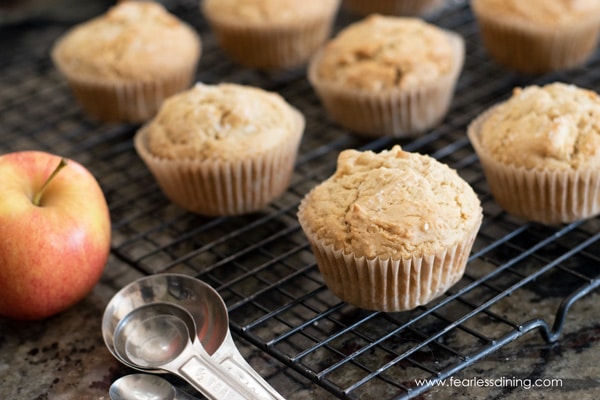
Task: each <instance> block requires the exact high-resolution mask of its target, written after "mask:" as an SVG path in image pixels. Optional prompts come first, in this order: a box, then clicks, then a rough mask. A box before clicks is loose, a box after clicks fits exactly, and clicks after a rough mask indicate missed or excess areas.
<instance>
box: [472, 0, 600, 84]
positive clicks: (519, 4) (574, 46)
mask: <svg viewBox="0 0 600 400" xmlns="http://www.w3.org/2000/svg"><path fill="white" fill-rule="evenodd" d="M471 6H472V9H473V13H474V15H475V18H476V20H477V22H478V24H479V29H480V33H481V36H482V41H483V44H484V46H485V48H486V49H487V52H488V54H489V55H490V57H491V58H492V59H494V60H495V61H496V62H498V63H499V64H501V65H503V66H505V67H507V68H510V69H512V70H515V71H517V72H520V73H525V74H541V73H546V72H551V71H557V70H564V69H569V68H573V67H576V66H579V65H581V64H583V63H585V61H586V60H587V59H588V58H589V57H590V56H591V55H592V53H593V52H594V50H595V49H596V47H597V44H598V34H599V31H600V2H599V1H597V0H577V1H573V0H531V1H522V0H473V1H472V2H471Z"/></svg>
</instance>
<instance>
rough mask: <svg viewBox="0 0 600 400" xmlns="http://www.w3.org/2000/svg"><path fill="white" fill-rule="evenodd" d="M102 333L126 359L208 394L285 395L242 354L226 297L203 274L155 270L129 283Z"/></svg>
mask: <svg viewBox="0 0 600 400" xmlns="http://www.w3.org/2000/svg"><path fill="white" fill-rule="evenodd" d="M157 305H158V306H157ZM132 322H133V324H131V323H132ZM129 324H131V326H129V327H128V325H129ZM165 332H167V334H166V335H165ZM102 334H103V337H104V342H105V344H106V346H107V347H108V349H109V350H110V351H111V353H112V354H113V355H114V356H115V357H116V358H117V359H119V360H120V361H121V362H123V363H124V364H126V365H128V366H130V367H132V368H135V369H138V370H141V371H144V372H152V373H164V372H171V373H174V374H177V375H179V376H180V377H182V378H184V379H186V380H187V381H188V382H189V383H190V384H191V385H192V386H194V387H195V388H196V389H197V390H199V391H200V392H202V393H203V394H204V395H205V396H207V397H208V398H209V399H227V400H234V399H252V400H255V399H256V400H262V399H264V400H284V399H283V397H282V396H281V395H280V394H279V393H277V391H276V390H275V389H274V388H273V387H271V386H270V385H269V384H268V383H267V382H266V381H265V380H264V379H263V378H262V377H261V376H260V375H259V374H258V373H257V372H256V371H255V370H254V369H253V368H252V367H251V366H250V365H249V364H248V363H247V362H246V360H245V359H244V358H243V357H242V355H241V354H240V352H239V351H238V349H237V347H236V345H235V343H234V342H233V338H232V337H231V332H230V331H229V318H228V313H227V307H226V306H225V302H224V301H223V299H222V298H221V296H220V295H219V294H218V292H217V291H216V290H214V289H213V288H212V287H211V286H210V285H208V284H206V283H204V282H202V281H201V280H199V279H196V278H193V277H190V276H187V275H182V274H156V275H152V276H147V277H143V278H140V279H138V280H136V281H134V282H132V283H130V284H129V285H127V286H126V287H124V288H123V289H121V290H120V291H119V292H118V293H117V294H116V295H115V296H114V297H113V298H112V299H111V301H110V302H109V304H108V305H107V306H106V309H105V312H104V317H103V319H102ZM163 335H165V336H163Z"/></svg>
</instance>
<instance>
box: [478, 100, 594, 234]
mask: <svg viewBox="0 0 600 400" xmlns="http://www.w3.org/2000/svg"><path fill="white" fill-rule="evenodd" d="M495 107H497V106H495ZM495 107H492V108H490V109H489V110H488V111H486V112H484V113H483V114H481V115H480V116H479V117H477V118H476V119H475V120H474V121H473V122H472V123H471V124H470V125H469V127H468V130H467V133H468V136H469V139H470V141H471V143H472V145H473V147H474V149H475V151H476V153H477V155H478V157H479V160H480V162H481V165H482V167H483V171H484V174H485V177H486V181H487V183H488V186H489V187H490V191H491V193H492V196H493V197H494V200H495V201H496V202H497V203H498V204H499V205H500V206H501V207H502V208H503V209H504V210H506V211H508V212H509V213H511V214H514V215H516V216H518V217H521V218H524V219H526V220H530V221H535V222H539V223H542V224H548V225H551V224H558V223H570V222H574V221H578V220H582V219H586V218H589V217H592V216H595V215H598V214H599V213H600V170H598V169H597V168H593V167H592V168H584V169H577V170H570V169H564V170H550V169H544V168H543V166H540V168H538V169H526V168H524V167H519V166H514V165H510V164H504V163H501V162H499V161H497V160H495V159H494V158H493V157H492V155H491V154H489V152H488V151H486V149H485V148H484V146H482V144H481V140H480V135H481V126H482V124H483V122H484V121H485V119H486V118H488V117H489V116H490V115H491V113H493V112H494V109H495Z"/></svg>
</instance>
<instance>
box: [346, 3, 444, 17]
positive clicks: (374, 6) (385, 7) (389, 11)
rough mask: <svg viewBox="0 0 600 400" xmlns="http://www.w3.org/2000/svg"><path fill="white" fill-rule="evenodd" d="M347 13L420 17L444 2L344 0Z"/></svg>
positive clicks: (438, 7)
mask: <svg viewBox="0 0 600 400" xmlns="http://www.w3.org/2000/svg"><path fill="white" fill-rule="evenodd" d="M343 4H344V6H345V8H346V9H348V11H350V12H351V13H354V14H357V15H363V16H367V15H369V14H383V15H398V16H412V17H416V16H421V15H425V14H429V13H431V12H433V11H436V10H438V9H440V8H441V7H442V6H443V4H444V0H344V1H343Z"/></svg>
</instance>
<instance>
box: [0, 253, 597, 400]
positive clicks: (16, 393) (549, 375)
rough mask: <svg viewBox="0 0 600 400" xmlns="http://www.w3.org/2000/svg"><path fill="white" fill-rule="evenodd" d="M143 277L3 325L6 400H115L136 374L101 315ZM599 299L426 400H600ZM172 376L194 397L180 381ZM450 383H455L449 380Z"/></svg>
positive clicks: (325, 395) (282, 377)
mask: <svg viewBox="0 0 600 400" xmlns="http://www.w3.org/2000/svg"><path fill="white" fill-rule="evenodd" d="M140 276H141V275H139V274H138V273H137V272H134V271H132V270H131V269H128V268H125V266H123V265H121V264H119V262H118V261H117V260H114V259H111V260H110V262H109V264H108V265H107V267H106V270H105V273H104V276H103V278H102V280H101V281H100V282H99V283H98V285H97V286H96V287H95V288H94V290H93V291H92V293H90V295H89V296H87V297H86V298H85V299H84V300H83V301H81V302H80V303H79V304H77V305H76V306H74V307H73V308H71V309H69V310H67V311H66V312H64V313H62V314H60V315H57V316H54V317H51V318H49V319H47V320H43V321H35V322H24V321H20V322H19V321H11V320H6V319H0V399H7V400H8V399H10V400H13V399H14V400H20V399H23V400H45V399H57V400H63V399H79V400H87V399H96V400H103V399H109V396H108V389H109V386H110V384H111V383H112V382H113V381H114V380H116V379H117V378H119V377H121V376H123V375H126V374H129V373H134V372H136V371H134V370H131V369H129V368H128V367H125V366H123V365H122V364H120V363H119V362H118V361H117V360H116V359H115V358H113V357H112V355H111V354H110V353H109V351H108V350H107V348H106V347H105V345H104V342H103V339H102V335H101V330H100V324H101V319H102V314H103V311H104V307H105V306H106V304H107V303H108V301H109V300H110V298H111V297H112V296H113V295H114V294H115V293H116V291H118V289H119V288H121V287H122V286H124V285H126V284H127V283H129V282H130V281H132V280H134V279H136V278H138V277H140ZM516 296H519V292H517V293H516ZM513 301H514V302H516V304H518V303H519V298H518V297H516V298H512V299H511V303H512V302H513ZM599 301H600V294H599V293H595V292H594V293H591V294H589V295H588V296H586V297H584V298H583V299H581V300H579V301H578V302H576V303H575V305H574V306H573V308H572V309H571V311H570V313H569V315H568V317H567V321H566V322H567V323H566V325H565V328H564V330H563V333H562V335H561V336H560V339H559V340H558V342H556V343H554V344H548V343H546V342H545V341H544V340H543V339H542V337H541V335H539V334H538V333H537V332H536V331H532V332H529V333H527V334H525V335H523V336H522V337H521V338H519V339H518V340H517V341H515V342H513V343H511V344H509V345H507V346H505V347H503V348H502V349H500V350H499V351H497V352H495V353H492V354H491V355H489V356H488V357H487V358H484V359H483V360H481V361H479V362H477V363H475V364H474V365H473V366H471V367H469V368H467V369H465V370H463V371H461V372H459V373H457V374H456V375H454V378H455V379H456V380H461V386H460V387H457V386H456V385H455V387H448V386H446V387H435V388H433V389H431V390H430V391H428V392H427V393H426V394H424V395H422V396H421V397H420V398H421V399H427V400H429V399H432V400H433V399H447V398H456V399H469V400H470V399H486V400H492V399H509V400H512V399H514V400H518V399H523V398H527V399H577V400H588V399H589V400H594V399H598V398H600V362H599V360H600V323H599V321H598V318H597V305H598V302H599ZM234 340H235V341H236V344H237V345H238V347H239V348H240V352H241V353H242V355H243V356H244V357H245V358H246V359H247V360H248V361H249V363H250V364H251V365H252V366H253V367H254V368H255V369H256V370H257V371H258V372H259V373H260V374H261V375H262V376H263V377H265V378H266V379H267V380H268V381H269V383H270V384H271V385H273V386H274V387H275V388H276V389H277V390H278V391H279V392H280V393H281V394H282V395H283V396H284V397H285V398H286V399H290V400H308V399H335V398H336V397H334V396H333V395H331V394H330V393H329V392H327V391H325V390H324V389H322V388H320V387H319V386H316V385H314V384H313V383H311V382H309V381H308V380H306V379H304V378H303V377H300V376H299V375H298V374H297V373H296V372H294V371H292V370H291V369H290V368H287V367H285V366H282V364H280V363H278V362H277V361H276V360H273V359H271V358H270V357H269V356H267V355H265V354H264V353H262V352H260V351H258V350H257V349H256V348H255V347H253V346H251V345H249V344H247V343H244V342H242V341H240V340H239V338H235V337H234ZM168 378H169V380H171V381H172V382H173V383H175V384H177V385H179V386H180V387H181V388H183V389H184V390H186V391H188V392H190V393H193V391H192V389H190V388H189V387H188V386H187V385H186V384H184V383H182V382H181V381H179V380H178V379H177V378H173V377H168ZM477 378H479V379H488V380H490V379H491V380H496V381H497V380H498V379H504V380H505V381H507V380H508V381H510V380H511V379H513V380H514V379H522V380H524V379H530V380H531V381H532V382H533V381H534V380H535V379H561V380H562V387H559V388H556V387H555V388H530V389H526V388H524V387H523V386H522V385H518V384H515V385H514V386H512V387H511V386H507V385H505V386H504V387H496V386H493V387H492V386H484V387H476V386H474V385H475V383H474V379H477ZM497 382H498V381H497ZM515 382H516V381H515ZM446 384H447V385H449V383H448V381H446ZM466 385H470V386H466ZM198 398H202V397H201V396H199V395H198Z"/></svg>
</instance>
